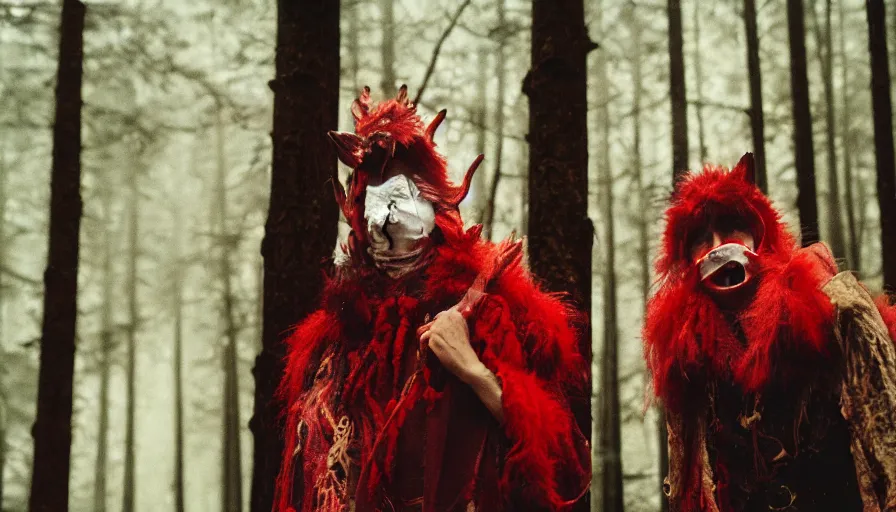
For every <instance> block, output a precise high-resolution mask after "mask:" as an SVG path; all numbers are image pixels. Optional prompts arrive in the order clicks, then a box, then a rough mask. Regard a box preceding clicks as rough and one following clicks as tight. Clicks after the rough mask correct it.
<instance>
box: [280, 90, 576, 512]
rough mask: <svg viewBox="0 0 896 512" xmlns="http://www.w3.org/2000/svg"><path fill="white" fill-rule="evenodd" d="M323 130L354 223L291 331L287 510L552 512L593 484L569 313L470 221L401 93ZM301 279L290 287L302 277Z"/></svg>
mask: <svg viewBox="0 0 896 512" xmlns="http://www.w3.org/2000/svg"><path fill="white" fill-rule="evenodd" d="M352 113H353V115H354V118H355V132H356V133H354V134H351V133H336V132H331V133H330V136H331V138H332V139H333V141H334V143H335V145H336V147H337V151H338V155H339V158H340V160H342V162H343V163H345V164H346V165H348V166H349V167H351V168H352V172H351V175H350V176H349V178H348V186H347V189H343V187H342V185H341V184H339V181H338V179H336V178H335V177H334V187H335V189H336V199H337V201H338V202H339V204H340V206H341V208H342V212H343V213H344V215H345V218H346V219H347V221H348V222H349V224H350V225H351V234H350V235H349V238H348V241H347V243H346V244H344V246H343V252H344V253H345V255H346V256H345V257H344V258H342V260H341V261H338V262H337V265H336V268H335V270H334V272H333V275H332V277H331V278H330V279H329V280H328V283H327V285H326V288H325V290H324V292H323V298H322V302H321V307H320V309H319V310H318V311H316V312H315V313H313V314H312V315H310V316H309V317H308V318H306V319H305V320H304V321H302V322H301V323H300V324H299V325H298V326H297V327H296V329H295V331H294V332H293V333H292V335H291V336H290V337H289V340H288V357H287V361H286V373H285V376H284V378H283V381H282V383H281V386H280V395H281V399H282V400H283V401H284V403H285V404H286V408H285V411H284V415H285V423H286V425H287V427H286V432H285V441H286V449H285V452H284V456H283V463H282V468H281V474H280V477H279V479H278V484H277V504H276V509H277V510H281V511H297V512H306V511H327V512H330V511H350V510H354V511H357V512H367V511H370V512H372V511H380V510H382V511H393V510H394V511H426V512H430V511H432V512H436V511H446V512H447V511H471V510H478V511H485V512H493V511H500V510H561V509H564V508H566V507H567V506H568V505H569V504H571V503H572V502H574V501H575V500H576V499H577V498H578V497H580V496H581V495H582V494H583V493H584V491H585V490H586V489H587V487H588V482H589V479H590V462H589V460H590V456H589V451H588V444H587V442H586V441H585V439H584V437H583V436H582V434H581V433H580V432H579V430H578V429H577V427H576V425H575V422H574V420H573V418H572V416H571V414H570V410H569V407H568V404H567V400H566V398H565V397H566V393H567V391H569V390H572V389H575V388H576V387H578V386H581V384H582V383H584V382H585V377H586V373H585V372H586V371H587V367H586V365H584V364H583V360H582V358H581V357H580V355H579V354H578V352H577V343H576V336H577V333H576V332H575V331H574V325H578V323H577V322H578V320H577V319H576V318H575V317H574V315H573V314H572V311H571V310H570V309H568V308H567V306H566V305H564V303H562V302H561V300H560V299H559V298H558V297H556V296H553V295H549V294H546V293H544V292H542V291H541V290H540V289H539V287H538V286H537V285H536V284H535V283H534V282H533V279H532V277H531V276H530V275H529V273H528V272H527V271H526V269H525V268H523V266H522V265H521V255H522V244H521V242H518V241H513V240H510V241H507V242H504V243H502V244H498V245H496V244H492V243H490V242H487V241H483V240H480V232H481V226H476V227H473V228H471V229H469V230H464V228H463V223H462V221H461V218H460V215H459V213H458V204H459V203H460V202H461V200H462V199H463V198H464V196H465V195H466V193H467V190H468V188H469V186H470V180H471V178H472V175H473V172H474V171H475V168H476V166H477V165H478V164H479V162H480V161H481V160H482V157H481V156H480V157H479V158H478V159H477V160H476V162H475V163H474V164H473V165H472V166H471V168H470V170H469V171H467V173H466V176H465V177H464V180H463V183H462V184H461V185H460V186H455V185H453V184H451V183H450V182H449V180H448V178H447V173H446V164H445V160H444V159H443V157H442V156H441V155H439V154H438V153H437V152H436V151H435V144H434V143H433V133H434V132H435V130H436V128H437V126H438V125H439V123H440V122H441V121H442V119H444V116H445V112H444V111H442V112H440V113H439V115H438V116H437V117H436V118H435V119H434V120H433V121H432V123H431V124H430V125H429V126H428V127H424V125H423V123H422V121H421V119H420V117H419V116H418V115H417V113H416V111H415V108H414V106H413V105H412V104H410V103H409V102H408V99H407V89H406V88H404V87H402V89H401V91H400V92H399V94H398V96H397V97H396V98H395V99H392V100H389V101H386V102H383V103H380V104H378V105H375V106H373V105H371V104H370V97H369V90H368V89H366V88H365V90H364V91H363V92H362V94H361V97H360V98H358V99H357V100H356V101H355V102H354V103H353V105H352ZM298 285H299V286H301V284H300V283H299V284H298Z"/></svg>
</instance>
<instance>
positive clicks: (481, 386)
mask: <svg viewBox="0 0 896 512" xmlns="http://www.w3.org/2000/svg"><path fill="white" fill-rule="evenodd" d="M464 381H465V382H466V383H467V384H468V385H469V386H470V387H471V388H472V389H473V392H474V393H476V396H478V397H479V400H481V401H482V403H483V404H484V405H485V407H486V408H487V409H488V410H489V412H491V413H492V416H494V417H495V419H497V420H498V423H501V424H503V423H504V406H503V404H502V403H501V400H502V398H503V390H502V389H501V382H500V381H498V377H497V376H496V375H495V374H494V373H492V371H491V370H489V369H488V368H486V366H485V365H484V364H483V365H477V368H476V369H475V370H473V371H472V372H470V375H469V376H468V377H467V378H465V379H464Z"/></svg>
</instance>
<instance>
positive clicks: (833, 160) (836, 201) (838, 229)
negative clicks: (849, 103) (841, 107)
mask: <svg viewBox="0 0 896 512" xmlns="http://www.w3.org/2000/svg"><path fill="white" fill-rule="evenodd" d="M831 10H832V7H831V0H826V2H825V19H824V20H825V21H824V33H823V34H822V28H821V23H819V20H818V13H817V12H816V11H815V5H814V4H813V5H812V6H811V8H810V9H809V13H810V14H811V15H812V21H813V29H814V30H813V32H814V33H815V43H816V46H817V48H818V61H819V63H820V64H821V83H822V85H823V87H824V102H825V110H824V113H825V135H826V142H827V144H826V145H827V148H826V149H827V159H828V237H829V242H830V246H831V252H833V253H834V257H836V258H838V259H842V258H845V257H846V243H845V242H844V240H843V218H842V217H841V216H840V208H841V206H840V203H841V202H840V184H839V181H838V176H837V135H836V133H835V131H834V122H835V121H834V120H835V119H836V108H835V105H834V65H833V64H834V56H833V55H834V53H833V43H832V36H831Z"/></svg>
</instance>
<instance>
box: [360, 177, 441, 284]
mask: <svg viewBox="0 0 896 512" xmlns="http://www.w3.org/2000/svg"><path fill="white" fill-rule="evenodd" d="M364 219H365V220H366V221H367V237H368V239H369V241H370V248H369V249H368V252H369V253H370V255H371V256H373V259H374V261H375V262H376V264H377V266H378V267H379V268H382V269H384V270H386V271H387V273H388V274H389V275H390V276H392V277H399V276H400V275H402V274H404V273H406V272H407V271H408V270H411V269H412V268H414V263H415V262H416V261H417V259H418V257H419V256H420V254H421V253H422V252H423V249H424V248H425V244H424V243H421V241H423V240H425V239H426V238H428V237H429V234H430V233H431V232H432V230H433V228H434V227H435V210H434V209H433V206H432V203H430V202H429V201H427V200H426V199H424V198H423V197H421V196H420V190H418V189H417V186H416V185H415V184H414V182H413V180H411V179H410V178H408V177H407V176H405V175H403V174H399V175H396V176H393V177H391V178H389V179H388V180H386V181H385V182H384V183H383V184H382V185H368V187H367V194H366V197H365V199H364Z"/></svg>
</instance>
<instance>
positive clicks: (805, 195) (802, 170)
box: [787, 0, 818, 247]
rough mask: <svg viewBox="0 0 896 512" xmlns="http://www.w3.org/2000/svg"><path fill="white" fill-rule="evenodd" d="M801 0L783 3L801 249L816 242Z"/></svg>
mask: <svg viewBox="0 0 896 512" xmlns="http://www.w3.org/2000/svg"><path fill="white" fill-rule="evenodd" d="M803 15H804V11H803V1H802V0H787V32H788V34H789V37H790V92H791V95H792V98H793V146H794V151H795V155H794V156H795V160H794V162H795V164H796V182H797V190H798V192H797V199H796V205H797V209H798V210H799V214H800V234H801V240H802V244H803V246H804V247H805V246H807V245H810V244H812V243H815V242H817V241H818V202H817V200H816V195H815V150H814V148H813V144H812V113H811V112H810V110H809V77H808V72H807V71H806V29H805V23H804V16H803Z"/></svg>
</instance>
